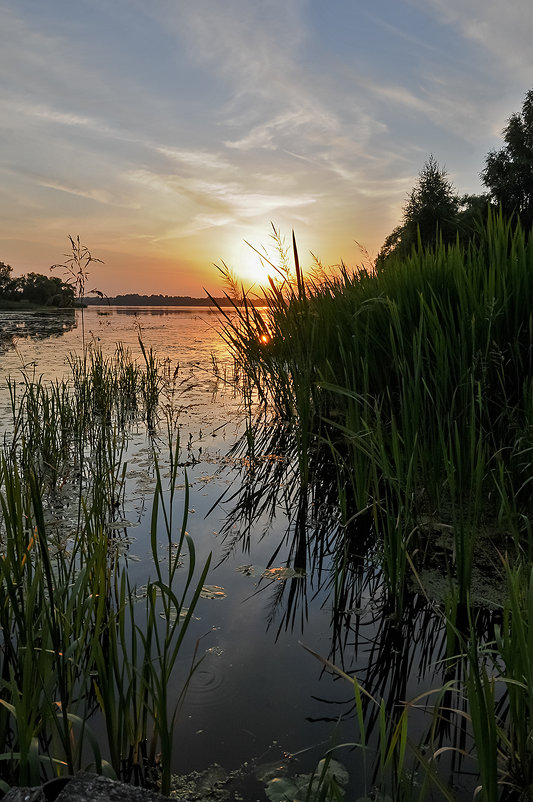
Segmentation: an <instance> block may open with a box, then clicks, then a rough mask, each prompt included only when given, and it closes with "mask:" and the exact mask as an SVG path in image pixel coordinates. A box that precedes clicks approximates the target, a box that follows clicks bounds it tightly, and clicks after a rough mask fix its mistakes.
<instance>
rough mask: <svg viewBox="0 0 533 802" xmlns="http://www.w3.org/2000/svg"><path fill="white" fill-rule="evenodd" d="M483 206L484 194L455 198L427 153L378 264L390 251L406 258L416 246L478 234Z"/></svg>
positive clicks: (448, 184) (446, 180)
mask: <svg viewBox="0 0 533 802" xmlns="http://www.w3.org/2000/svg"><path fill="white" fill-rule="evenodd" d="M487 206H488V196H484V195H464V196H463V197H459V195H458V194H457V192H456V190H455V189H454V187H453V185H452V184H451V182H450V181H449V180H448V178H447V173H446V170H445V169H444V168H441V167H440V166H439V164H438V162H437V161H436V159H435V158H434V156H430V157H429V159H428V160H427V161H426V163H425V164H424V166H423V168H422V170H421V171H420V174H419V177H418V182H417V184H416V185H415V186H414V187H413V189H412V190H411V192H410V193H409V195H408V198H407V201H406V204H405V206H404V209H403V220H402V222H401V224H400V225H398V226H397V227H396V228H395V229H394V230H393V231H392V233H391V234H389V236H388V237H387V239H386V240H385V242H384V244H383V247H382V249H381V251H380V254H379V256H378V264H383V263H384V262H385V260H386V259H387V258H388V257H389V256H390V255H391V254H393V253H394V254H396V255H397V256H400V257H407V256H409V255H410V253H411V251H412V250H413V249H416V248H418V247H419V246H423V247H435V246H436V245H437V244H438V243H439V242H443V243H444V244H445V245H449V244H451V243H452V242H454V240H455V239H456V238H457V237H459V238H460V239H461V240H462V241H465V242H468V240H470V239H473V238H475V237H476V236H477V234H478V233H479V229H480V225H481V223H482V221H483V219H484V218H485V217H486V212H487Z"/></svg>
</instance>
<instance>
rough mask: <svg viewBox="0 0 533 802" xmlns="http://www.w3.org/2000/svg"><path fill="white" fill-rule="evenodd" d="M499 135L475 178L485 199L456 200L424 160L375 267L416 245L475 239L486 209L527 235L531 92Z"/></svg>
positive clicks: (532, 155) (531, 217) (532, 167)
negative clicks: (501, 141) (500, 143)
mask: <svg viewBox="0 0 533 802" xmlns="http://www.w3.org/2000/svg"><path fill="white" fill-rule="evenodd" d="M502 134H503V139H504V143H505V144H504V146H503V147H502V148H501V149H500V150H492V151H490V153H489V154H488V156H487V158H486V162H485V169H484V170H483V171H482V173H481V176H480V177H481V180H482V181H483V184H484V185H485V186H486V187H487V190H488V191H487V192H486V193H485V194H480V195H462V196H460V195H459V194H458V193H457V191H456V190H455V188H454V187H453V185H452V183H451V182H450V181H449V180H448V177H447V173H446V170H445V169H443V168H441V167H440V166H439V164H438V162H437V161H436V159H435V158H434V156H433V155H431V156H430V157H429V158H428V160H427V161H426V163H425V164H424V166H423V168H422V170H421V172H420V173H419V176H418V182H417V184H416V185H415V186H414V187H413V189H412V190H411V192H410V193H409V195H408V196H407V200H406V203H405V206H404V208H403V217H402V221H401V223H400V224H399V225H398V226H397V227H396V228H395V229H394V230H393V231H392V233H391V234H389V236H388V237H387V239H386V240H385V242H384V243H383V246H382V248H381V251H380V253H379V254H378V258H377V263H378V265H380V264H381V265H382V264H384V263H385V262H386V261H387V260H388V259H389V257H390V256H392V255H393V254H394V255H396V256H400V257H405V256H408V255H409V254H410V253H411V251H412V250H413V248H418V247H420V246H423V247H427V246H429V247H431V246H433V245H435V244H436V243H437V242H443V243H444V244H445V245H446V244H450V243H451V242H455V241H456V240H457V239H459V241H460V242H469V241H471V240H472V239H475V238H476V237H477V236H478V235H479V232H480V231H481V230H482V224H483V222H484V220H485V219H486V216H487V213H488V209H489V208H490V207H493V208H495V209H501V211H502V213H503V214H504V215H505V217H508V218H514V219H515V220H516V221H517V222H520V223H521V225H522V226H523V228H524V230H525V231H526V233H527V234H529V232H530V231H531V228H532V226H533V89H532V90H530V91H529V92H527V94H526V97H525V100H524V103H523V106H522V111H521V112H519V113H516V114H513V115H512V116H511V117H510V118H509V119H508V121H507V124H506V126H505V128H504V129H503V132H502Z"/></svg>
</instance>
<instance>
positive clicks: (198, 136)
mask: <svg viewBox="0 0 533 802" xmlns="http://www.w3.org/2000/svg"><path fill="white" fill-rule="evenodd" d="M532 41H533V8H532V6H531V0H373V2H369V0H151V2H149V3H148V2H146V0H75V2H73V1H72V0H46V2H43V0H0V132H1V133H0V138H1V140H0V141H1V147H0V261H3V262H6V263H8V264H10V265H11V266H12V267H13V271H14V274H15V275H20V274H22V273H27V272H30V271H35V272H41V273H47V272H48V268H49V266H50V265H51V264H55V263H58V262H62V261H64V254H66V253H68V248H69V240H68V236H69V235H71V236H73V237H76V236H78V235H79V237H80V240H81V242H82V243H83V244H84V245H86V246H87V247H88V248H89V249H90V251H91V253H92V255H93V256H94V257H96V258H98V259H101V260H102V263H98V262H93V263H92V264H91V265H90V268H89V269H90V276H89V279H88V284H91V285H93V286H94V287H96V288H97V289H99V290H100V291H101V292H103V293H105V294H107V295H110V296H112V295H116V294H120V293H127V292H138V293H147V294H150V293H163V294H168V295H193V296H196V297H202V296H203V295H204V289H207V290H208V291H209V292H211V293H213V292H215V293H216V292H217V291H218V289H220V287H221V278H220V273H219V271H217V269H216V265H221V264H222V262H224V263H225V264H227V265H228V266H229V267H230V268H231V269H232V270H233V271H234V273H235V274H236V275H237V276H238V277H239V279H242V280H243V281H249V280H257V279H258V278H260V274H259V272H258V270H257V268H259V267H260V263H259V257H258V256H257V254H256V253H255V251H254V250H253V248H251V247H250V246H249V245H248V244H247V243H250V244H251V245H253V246H254V247H255V248H257V249H259V250H262V249H266V252H267V253H268V254H269V255H270V256H271V258H275V257H274V251H272V247H273V246H274V242H273V240H272V238H271V233H272V225H274V226H275V228H276V229H277V230H278V231H279V232H280V234H281V235H282V236H283V237H285V239H286V242H287V243H288V244H289V243H290V240H291V236H292V234H291V232H292V231H294V233H295V237H296V241H297V243H298V250H299V255H300V260H301V262H302V264H303V265H304V266H307V265H311V264H312V261H313V257H312V254H314V255H316V256H317V257H319V258H320V260H321V261H322V263H323V264H324V265H334V264H338V263H339V262H340V261H341V260H343V261H344V263H345V264H347V265H348V266H349V267H355V266H356V265H357V264H360V263H361V262H362V261H364V258H365V257H364V255H363V251H362V250H361V248H362V249H363V250H366V252H367V253H368V254H370V256H375V255H376V254H377V252H378V251H379V248H380V247H381V245H382V244H383V241H384V240H385V238H386V237H387V235H388V234H389V233H390V232H391V231H392V229H393V228H394V227H395V226H396V225H397V224H398V223H399V222H400V220H401V216H402V207H403V205H404V203H405V200H406V196H407V194H408V193H409V191H410V189H411V188H412V187H413V186H414V185H415V183H416V180H417V176H418V173H419V172H420V170H421V169H422V167H423V165H424V162H425V161H426V159H427V158H428V157H429V155H430V154H432V155H433V156H434V157H435V158H436V159H437V161H438V163H439V164H440V166H441V167H443V168H445V169H446V170H447V172H448V177H449V178H450V180H451V181H452V183H453V185H454V186H455V188H456V189H457V191H458V192H459V193H461V194H463V193H480V192H482V191H484V187H483V185H482V183H481V180H480V178H479V174H480V172H481V170H482V169H483V167H484V164H485V159H486V156H487V153H488V152H489V151H490V150H491V149H492V148H498V147H501V145H502V144H503V141H502V138H501V132H502V129H503V127H504V125H505V122H506V120H507V119H508V117H509V116H510V115H511V114H513V113H514V112H517V111H520V109H521V107H522V103H523V100H524V96H525V94H526V92H527V91H528V90H529V89H531V88H532V87H533V55H532V51H531V42H532ZM91 288H92V287H91Z"/></svg>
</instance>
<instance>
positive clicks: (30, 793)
mask: <svg viewBox="0 0 533 802" xmlns="http://www.w3.org/2000/svg"><path fill="white" fill-rule="evenodd" d="M3 802H168V799H167V797H164V796H161V794H158V793H156V792H155V791H148V790H146V789H145V788H135V787H134V786H133V785H128V784H127V783H120V782H117V781H116V780H110V779H108V778H107V777H101V776H100V775H98V774H89V773H82V774H77V775H76V776H75V777H72V778H71V779H68V778H66V777H65V778H58V780H51V781H50V782H48V783H45V785H43V786H42V787H41V788H11V789H10V790H9V791H8V792H7V794H6V795H5V796H4V798H3Z"/></svg>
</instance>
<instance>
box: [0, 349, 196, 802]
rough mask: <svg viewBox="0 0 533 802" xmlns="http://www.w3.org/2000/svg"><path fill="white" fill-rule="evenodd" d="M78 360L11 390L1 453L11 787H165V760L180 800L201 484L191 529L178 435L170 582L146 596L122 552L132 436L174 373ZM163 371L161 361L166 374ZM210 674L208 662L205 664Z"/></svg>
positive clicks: (2, 628)
mask: <svg viewBox="0 0 533 802" xmlns="http://www.w3.org/2000/svg"><path fill="white" fill-rule="evenodd" d="M70 362H71V369H72V376H71V379H70V380H64V381H62V382H55V383H52V384H51V385H46V384H45V383H44V382H43V381H42V380H36V379H35V377H34V376H32V375H27V374H24V382H23V384H22V389H21V388H20V384H19V382H18V381H10V383H9V388H10V396H11V409H12V423H11V432H10V433H9V436H8V435H6V436H5V438H4V446H3V453H2V455H1V456H0V511H1V517H0V640H1V644H2V648H1V649H0V787H1V788H2V790H6V788H7V786H8V785H11V784H21V785H39V784H41V783H42V782H43V781H44V780H47V779H50V778H51V777H54V776H57V775H61V774H73V773H75V772H76V771H79V770H80V769H81V768H85V769H87V768H89V769H93V770H95V771H97V772H99V773H106V774H108V775H110V776H116V777H119V778H121V779H123V780H127V781H131V782H133V783H135V784H150V783H151V782H153V781H154V780H153V778H151V772H153V771H155V766H156V752H157V751H159V753H160V758H161V763H160V768H159V769H158V770H157V772H156V774H157V778H156V781H159V782H160V785H161V790H162V791H163V792H164V793H167V794H168V790H169V777H170V770H171V765H170V759H171V752H172V739H173V731H174V728H175V724H176V716H177V713H178V709H179V704H180V702H181V700H182V696H183V693H184V691H185V689H186V687H187V684H188V680H189V678H190V673H189V674H188V676H187V671H185V674H186V676H185V680H184V683H183V685H182V686H180V687H178V688H177V690H176V686H175V681H174V680H175V676H174V673H173V671H174V667H175V665H176V661H177V659H178V656H179V655H180V652H181V645H182V643H183V639H184V636H185V634H186V632H187V629H188V625H189V622H190V621H191V618H192V615H193V610H194V607H195V604H196V601H197V599H198V597H199V593H200V590H201V587H202V585H203V583H204V581H205V577H206V573H207V570H208V567H209V560H208V561H207V562H206V564H205V565H204V566H202V567H201V568H200V570H199V571H198V570H197V568H198V566H197V564H196V557H195V550H194V544H193V542H192V540H191V538H190V536H189V535H188V534H187V533H186V531H185V526H186V521H187V511H188V500H187V491H186V492H185V499H184V503H183V512H182V513H180V514H179V519H178V520H177V521H176V513H175V507H176V506H177V504H176V502H177V499H175V488H176V485H177V481H178V464H179V463H178V451H177V449H178V443H176V442H175V441H174V439H173V432H172V430H171V429H169V462H170V480H169V486H168V488H167V487H165V486H164V484H163V480H162V477H161V473H160V471H159V466H158V460H157V457H156V454H155V452H154V461H155V467H154V471H155V479H156V487H155V495H154V501H153V506H152V515H151V522H150V539H151V546H152V560H153V570H154V571H155V577H154V578H153V579H152V580H150V581H149V582H148V585H147V587H146V590H145V592H144V593H143V594H140V590H138V589H137V588H135V587H133V586H132V585H131V583H130V580H129V578H128V572H127V562H125V561H124V560H123V559H121V557H120V545H121V544H120V530H121V529H122V527H123V525H124V524H123V522H120V515H121V499H122V497H123V493H124V484H125V478H126V466H125V464H124V461H123V460H124V453H125V443H126V440H127V437H128V423H129V422H132V423H133V422H135V421H138V420H139V419H140V418H141V417H144V418H145V419H146V418H147V417H148V416H150V418H151V419H152V420H153V418H154V415H155V411H154V406H155V405H156V404H157V387H159V386H160V377H154V376H153V375H151V376H149V377H148V376H145V375H144V371H143V370H142V369H141V368H140V367H138V366H136V365H135V364H134V363H133V361H132V359H131V356H130V354H129V352H127V351H126V350H125V349H124V348H123V347H120V346H119V347H117V352H116V354H115V357H114V358H109V359H105V358H104V357H103V356H102V354H101V353H100V351H98V350H96V349H94V350H91V349H87V350H86V351H85V353H84V354H83V356H73V357H72V358H71V360H70ZM159 364H160V363H159V362H158V361H157V360H154V359H152V361H151V364H150V367H151V370H152V374H153V372H154V370H155V368H156V367H157V366H158V365H159ZM152 383H155V385H156V386H154V387H151V384H152ZM150 387H151V389H150ZM144 398H146V399H149V402H150V409H148V407H146V408H145V406H144V404H143V403H142V401H143V399H144ZM146 403H148V400H146ZM58 509H60V510H61V511H62V513H61V515H59V516H58V515H57V510H58ZM122 517H123V513H122ZM161 534H163V539H164V543H165V546H166V548H165V556H164V557H163V558H162V557H161V551H160V538H161ZM183 561H186V563H187V570H186V571H185V572H182V571H181V570H180V568H181V565H182V562H183ZM140 596H141V598H142V599H144V603H141V604H140V603H139V601H140ZM195 665H196V656H195V657H194V659H193V663H192V665H191V668H190V671H192V670H193V669H194V667H195ZM181 673H182V674H183V672H181ZM171 676H172V682H171V681H170V680H171ZM171 690H172V693H171V692H170V691H171ZM96 730H99V735H98V737H97V736H96ZM102 733H105V735H102Z"/></svg>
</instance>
